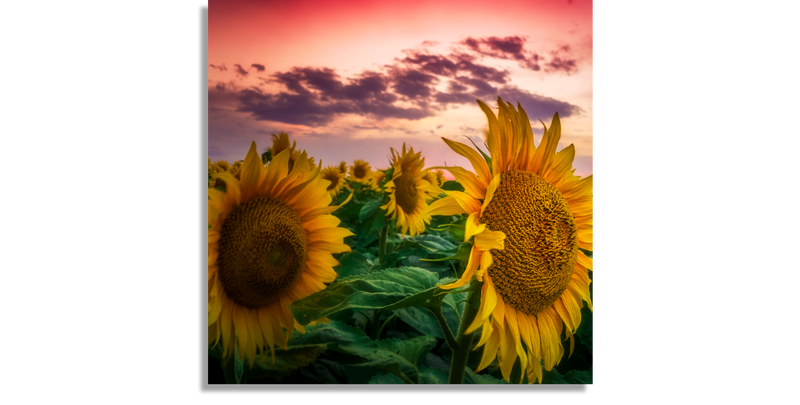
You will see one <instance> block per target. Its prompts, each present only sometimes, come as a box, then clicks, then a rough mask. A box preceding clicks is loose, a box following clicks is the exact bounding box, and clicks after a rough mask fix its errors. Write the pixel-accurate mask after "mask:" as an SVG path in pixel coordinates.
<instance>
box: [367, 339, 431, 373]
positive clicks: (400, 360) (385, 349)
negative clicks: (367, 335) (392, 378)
mask: <svg viewBox="0 0 800 405" xmlns="http://www.w3.org/2000/svg"><path fill="white" fill-rule="evenodd" d="M375 343H376V344H377V345H378V347H379V349H378V350H377V351H376V352H375V353H374V354H372V355H371V356H370V357H369V359H368V360H367V361H365V362H363V363H359V364H354V366H358V367H374V368H377V369H380V370H383V371H387V372H389V373H392V374H394V375H396V376H398V377H400V378H401V379H402V380H403V381H406V382H412V383H416V384H419V382H420V376H419V370H418V369H417V363H418V362H419V359H420V358H421V357H424V356H425V355H426V354H427V353H428V352H429V351H430V350H431V349H432V348H433V347H434V346H435V345H436V338H434V337H432V336H419V337H416V338H413V339H408V340H398V339H389V340H380V341H377V342H375Z"/></svg>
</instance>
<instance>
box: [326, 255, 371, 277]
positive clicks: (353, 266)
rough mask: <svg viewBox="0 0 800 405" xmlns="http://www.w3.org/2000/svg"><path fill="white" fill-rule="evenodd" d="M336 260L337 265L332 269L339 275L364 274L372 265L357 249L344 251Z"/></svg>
mask: <svg viewBox="0 0 800 405" xmlns="http://www.w3.org/2000/svg"><path fill="white" fill-rule="evenodd" d="M338 260H339V266H337V267H335V268H334V270H335V271H336V273H337V274H339V277H348V276H355V275H359V274H365V273H367V272H369V268H370V267H371V266H372V263H370V262H369V261H368V260H367V258H366V256H364V255H363V254H361V253H360V252H358V251H354V252H349V253H345V254H343V255H341V256H340V257H339V259H338Z"/></svg>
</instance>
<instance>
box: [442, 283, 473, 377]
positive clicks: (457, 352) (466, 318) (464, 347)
mask: <svg viewBox="0 0 800 405" xmlns="http://www.w3.org/2000/svg"><path fill="white" fill-rule="evenodd" d="M477 282H478V281H472V283H473V284H475V283H477ZM480 305H481V293H480V291H478V289H471V290H470V292H469V293H468V295H467V303H466V305H465V306H464V312H463V313H462V315H461V324H460V325H459V327H458V335H457V336H456V344H457V346H458V347H457V348H456V349H453V359H452V360H451V362H450V377H449V379H448V383H449V384H461V382H462V381H463V380H464V372H465V371H466V368H467V359H468V358H469V351H470V348H471V347H472V337H473V336H474V335H475V331H473V332H472V333H465V332H466V331H467V328H468V327H469V325H470V324H471V323H472V321H473V319H475V316H476V315H477V314H478V308H479V307H480Z"/></svg>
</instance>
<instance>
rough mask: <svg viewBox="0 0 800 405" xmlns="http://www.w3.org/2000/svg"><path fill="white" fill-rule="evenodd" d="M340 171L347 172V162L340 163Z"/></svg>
mask: <svg viewBox="0 0 800 405" xmlns="http://www.w3.org/2000/svg"><path fill="white" fill-rule="evenodd" d="M339 172H340V173H343V174H346V173H347V162H345V161H342V162H341V163H339Z"/></svg>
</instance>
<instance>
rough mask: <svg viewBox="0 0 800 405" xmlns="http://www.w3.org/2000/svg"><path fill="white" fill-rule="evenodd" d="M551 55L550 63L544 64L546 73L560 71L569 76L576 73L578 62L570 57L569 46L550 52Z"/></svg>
mask: <svg viewBox="0 0 800 405" xmlns="http://www.w3.org/2000/svg"><path fill="white" fill-rule="evenodd" d="M550 54H551V55H553V56H552V59H551V60H550V62H548V63H545V71H546V72H558V71H562V72H564V73H566V74H571V73H574V72H577V71H578V62H577V61H576V59H575V58H574V57H573V56H572V48H570V46H569V45H562V46H561V47H559V48H558V49H555V50H553V51H550Z"/></svg>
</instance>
